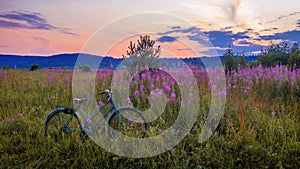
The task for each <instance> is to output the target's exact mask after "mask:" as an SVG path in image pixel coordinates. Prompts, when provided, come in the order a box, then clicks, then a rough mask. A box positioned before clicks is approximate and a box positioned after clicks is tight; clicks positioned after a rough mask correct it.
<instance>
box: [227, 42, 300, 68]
mask: <svg viewBox="0 0 300 169" xmlns="http://www.w3.org/2000/svg"><path fill="white" fill-rule="evenodd" d="M222 61H223V64H224V65H225V66H226V69H225V71H226V73H228V72H232V71H233V70H238V69H239V67H240V66H242V67H243V66H245V65H246V60H245V55H244V54H243V53H242V54H238V53H234V52H233V48H232V47H230V46H229V47H228V49H227V50H226V52H225V53H224V55H223V58H222ZM259 64H261V65H262V66H263V67H274V66H276V65H284V66H287V67H289V69H290V70H291V69H294V68H299V67H300V49H299V45H298V43H294V44H289V43H288V42H284V41H283V42H281V43H279V44H271V45H270V46H268V47H267V48H266V49H264V50H262V51H261V54H260V56H259V57H258V59H257V60H256V61H254V62H250V63H249V64H248V66H250V67H252V66H258V65H259Z"/></svg>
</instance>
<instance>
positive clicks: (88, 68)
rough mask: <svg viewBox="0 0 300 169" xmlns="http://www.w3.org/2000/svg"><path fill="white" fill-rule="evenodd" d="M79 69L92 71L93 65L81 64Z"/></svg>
mask: <svg viewBox="0 0 300 169" xmlns="http://www.w3.org/2000/svg"><path fill="white" fill-rule="evenodd" d="M79 69H80V70H81V71H83V72H90V71H91V66H90V65H84V66H79Z"/></svg>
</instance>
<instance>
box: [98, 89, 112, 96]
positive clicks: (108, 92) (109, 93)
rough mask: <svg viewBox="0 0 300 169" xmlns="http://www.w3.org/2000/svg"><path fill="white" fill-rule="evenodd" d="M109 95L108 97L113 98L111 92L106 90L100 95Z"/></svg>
mask: <svg viewBox="0 0 300 169" xmlns="http://www.w3.org/2000/svg"><path fill="white" fill-rule="evenodd" d="M105 93H107V94H108V97H110V98H111V97H112V94H111V91H109V90H108V89H105V90H104V91H102V92H100V93H99V94H100V95H102V94H105Z"/></svg>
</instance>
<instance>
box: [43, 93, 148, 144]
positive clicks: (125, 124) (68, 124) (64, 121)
mask: <svg viewBox="0 0 300 169" xmlns="http://www.w3.org/2000/svg"><path fill="white" fill-rule="evenodd" d="M102 94H107V101H106V103H104V104H103V105H102V106H100V107H99V108H98V110H97V111H96V112H95V113H94V114H93V115H92V116H90V117H88V118H87V117H86V115H85V114H84V111H83V110H82V105H81V104H82V103H84V102H86V101H87V99H86V98H81V99H79V98H74V99H73V100H74V102H75V104H77V107H76V108H72V107H66V106H65V107H59V108H56V109H55V110H53V111H51V112H50V113H49V115H48V116H47V118H46V119H45V135H46V136H48V137H51V138H54V139H55V140H59V139H63V138H66V137H69V138H70V137H71V138H79V139H81V138H85V137H87V136H88V135H89V133H91V132H93V130H96V129H97V126H98V125H99V124H100V122H101V121H102V120H103V119H106V120H107V122H108V133H109V135H110V137H111V138H112V139H115V135H116V134H115V133H116V132H118V133H121V134H124V135H126V136H130V137H140V138H143V137H145V134H146V123H145V119H144V117H143V116H142V114H141V113H140V112H139V111H137V110H136V109H133V108H130V107H121V108H117V107H116V106H115V103H114V100H113V97H112V93H111V92H110V91H109V90H104V91H102V92H100V95H102ZM109 105H111V106H110V107H108V110H107V111H106V112H105V113H104V114H102V115H101V116H100V118H99V119H98V121H96V122H93V123H91V121H94V119H95V118H96V117H97V115H98V114H99V113H100V112H101V111H102V110H103V109H104V108H105V107H106V106H109ZM79 113H81V116H79Z"/></svg>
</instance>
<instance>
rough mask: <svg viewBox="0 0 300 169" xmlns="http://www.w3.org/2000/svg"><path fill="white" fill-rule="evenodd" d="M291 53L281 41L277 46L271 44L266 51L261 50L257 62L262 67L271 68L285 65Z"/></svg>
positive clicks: (287, 45) (285, 43)
mask: <svg viewBox="0 0 300 169" xmlns="http://www.w3.org/2000/svg"><path fill="white" fill-rule="evenodd" d="M290 53H291V49H290V46H289V44H288V43H287V42H285V41H283V42H280V43H279V44H276V45H274V44H271V45H270V46H269V47H268V48H267V49H265V50H262V53H261V56H260V57H259V58H258V62H260V63H261V64H262V66H264V67H273V66H275V65H287V64H288V60H289V56H290Z"/></svg>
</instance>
